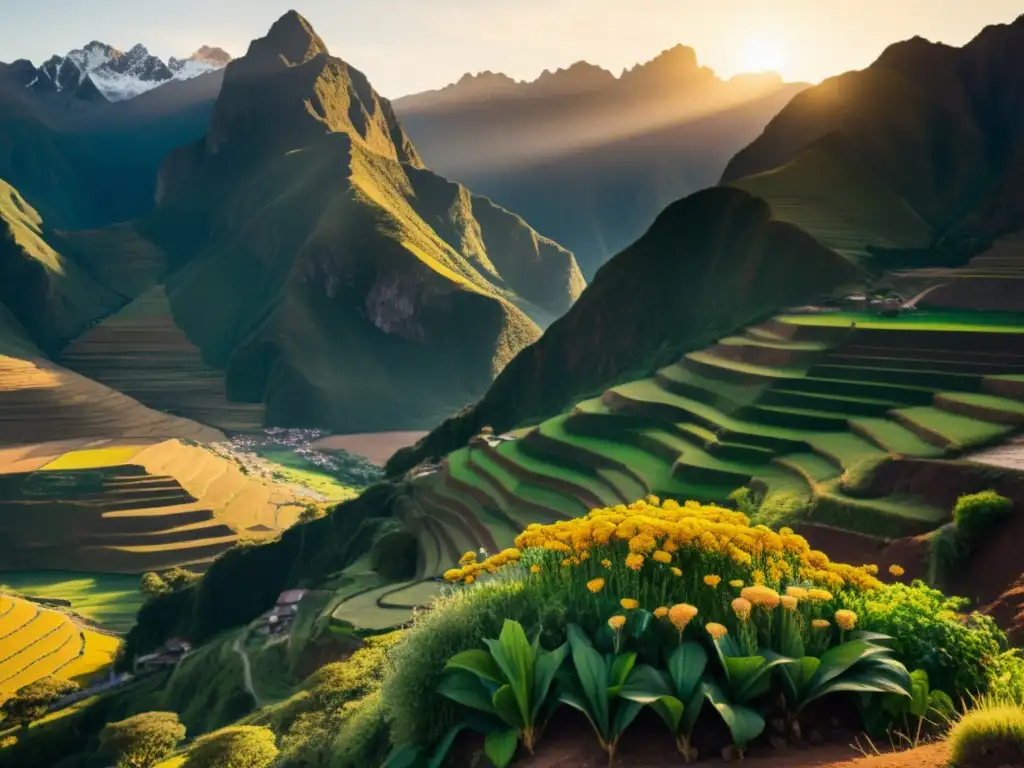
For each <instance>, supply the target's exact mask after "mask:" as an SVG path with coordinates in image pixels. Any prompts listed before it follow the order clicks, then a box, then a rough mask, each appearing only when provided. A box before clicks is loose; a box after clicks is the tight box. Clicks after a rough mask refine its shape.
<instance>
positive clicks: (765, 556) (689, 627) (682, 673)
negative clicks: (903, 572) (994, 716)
mask: <svg viewBox="0 0 1024 768" xmlns="http://www.w3.org/2000/svg"><path fill="white" fill-rule="evenodd" d="M515 544H516V548H514V549H508V550H505V551H503V552H501V553H499V554H497V555H494V556H493V557H489V558H486V559H483V560H479V558H478V557H477V556H476V554H475V553H467V554H466V555H465V556H464V557H463V558H462V560H461V561H460V563H459V566H460V567H459V568H455V569H452V570H451V571H449V572H448V573H446V574H445V578H446V579H447V580H448V581H450V582H452V583H461V584H464V585H467V584H473V583H474V582H475V581H477V580H478V579H479V578H481V577H483V576H485V575H491V576H493V577H494V578H498V579H501V578H507V579H511V580H515V581H521V582H522V583H523V588H524V590H525V591H526V592H528V593H529V594H530V595H533V596H535V597H536V599H537V600H538V602H540V603H542V604H544V605H549V606H550V605H561V606H571V607H572V608H571V611H568V610H567V611H566V614H565V615H570V614H571V616H573V617H574V618H575V621H573V620H568V621H567V623H566V626H565V627H564V632H563V635H564V636H565V637H566V638H567V642H566V643H565V644H563V645H562V646H560V647H559V648H558V649H556V650H555V651H552V652H550V653H547V652H545V651H543V648H542V647H541V646H540V644H539V636H535V640H534V641H532V642H529V643H528V642H527V641H526V639H525V635H522V636H520V635H521V632H522V630H521V629H515V630H514V632H513V629H514V628H512V627H511V625H507V626H506V630H505V631H503V633H502V635H503V638H504V640H503V641H501V642H505V641H506V640H507V641H508V642H510V643H511V642H512V640H511V638H512V637H513V636H518V637H519V639H517V640H516V641H515V642H516V644H517V645H518V647H520V648H522V649H525V648H527V647H532V651H531V652H530V654H529V655H532V656H534V657H535V662H534V663H529V664H527V663H526V662H524V664H525V666H524V668H523V671H522V673H521V674H520V673H519V672H515V671H511V672H510V671H509V670H510V669H511V667H510V662H507V660H503V659H505V657H506V656H507V657H508V658H511V656H512V655H513V654H511V652H510V651H508V650H507V649H505V650H503V649H502V646H501V644H500V642H499V641H496V640H487V641H486V644H487V646H488V648H489V650H488V651H485V650H483V649H480V650H473V651H467V652H464V653H461V654H459V655H458V656H457V657H454V658H453V659H452V660H451V662H450V663H449V669H450V670H451V672H450V674H449V677H447V678H446V680H445V683H444V684H443V685H442V688H441V689H439V691H440V692H441V693H442V694H443V695H445V696H446V697H448V698H450V699H452V700H455V701H458V702H460V703H464V704H468V705H469V706H472V707H474V708H476V709H478V710H483V711H484V712H486V713H487V714H489V715H490V716H492V717H493V718H494V719H495V720H496V721H500V722H501V725H498V726H495V729H496V730H494V731H493V732H492V736H491V737H490V742H489V743H490V747H491V749H490V750H489V754H490V756H491V759H492V762H495V764H497V765H500V764H503V763H504V762H505V761H506V760H510V759H511V757H512V755H513V754H514V752H515V744H516V742H517V741H518V742H519V743H520V744H521V745H522V746H523V747H524V748H525V749H527V751H532V749H533V746H534V743H535V742H536V740H537V739H538V738H539V736H540V734H541V733H542V731H543V722H542V719H541V714H542V713H546V712H549V711H551V710H552V709H554V707H555V706H557V705H559V704H567V705H569V706H571V707H574V708H576V709H578V710H580V711H581V712H583V713H584V714H585V715H586V716H587V718H588V719H589V720H590V723H591V725H592V726H593V728H594V731H595V733H596V735H597V737H598V740H599V742H600V743H601V745H602V747H603V748H604V749H606V750H607V751H608V753H609V756H612V757H613V756H614V753H615V749H616V745H617V743H618V740H619V737H620V736H621V734H622V732H623V730H625V728H626V727H627V726H628V725H629V723H631V722H632V720H633V718H634V717H635V716H636V714H637V713H638V712H639V711H640V709H642V708H643V707H645V706H649V707H651V708H652V709H653V710H654V711H655V712H656V713H657V714H658V715H659V716H660V717H661V718H662V720H664V722H665V723H666V725H667V726H668V727H669V729H670V730H671V731H672V734H673V736H674V737H675V739H676V744H677V747H678V749H679V751H680V753H681V754H682V755H683V756H684V758H685V759H687V760H689V759H691V758H692V757H693V756H694V754H695V749H694V747H693V745H692V743H691V735H692V732H693V728H694V725H695V723H696V721H697V718H698V716H700V713H701V712H702V711H704V712H708V713H714V715H712V716H715V715H717V716H720V717H721V718H722V719H723V720H724V721H725V724H726V726H727V727H728V730H729V733H730V734H731V737H732V746H731V748H732V749H734V750H736V751H738V752H740V753H742V751H743V749H745V748H746V746H747V744H748V743H750V742H751V741H752V740H754V739H756V738H757V737H758V736H760V734H761V733H762V732H763V731H764V730H765V728H766V722H767V715H768V710H769V709H770V708H772V707H777V706H778V702H780V701H781V702H783V711H782V715H783V717H782V719H783V721H784V722H785V723H786V728H787V729H788V730H787V732H786V734H785V735H787V736H794V737H795V738H799V732H800V729H799V716H800V714H801V712H803V711H804V708H805V707H806V706H807V705H808V704H809V703H810V702H812V701H816V700H818V699H820V698H821V697H822V696H826V695H831V694H834V693H842V692H850V691H856V692H858V693H859V694H860V695H861V696H862V697H865V696H867V697H869V696H871V695H878V696H890V697H896V698H897V699H900V698H906V697H909V696H910V689H911V683H910V675H909V672H908V671H907V669H906V668H905V667H904V665H903V664H901V663H900V662H899V661H898V660H897V659H896V657H895V655H894V652H893V650H892V648H891V647H890V645H891V643H890V640H891V638H889V637H887V636H884V635H879V634H874V633H870V632H864V631H863V630H862V628H861V627H858V616H857V613H856V612H855V611H853V610H851V609H850V608H849V607H848V601H846V600H844V599H843V598H844V597H845V596H848V595H851V594H855V595H860V594H865V593H870V592H872V591H874V590H878V589H880V588H881V587H882V586H883V585H882V583H881V582H880V581H879V580H878V578H877V573H878V570H877V568H876V567H873V566H860V567H855V566H851V565H845V564H840V563H833V562H831V561H830V560H829V558H828V557H827V556H826V555H825V554H823V553H822V552H817V551H815V550H812V549H811V548H810V546H809V545H808V543H807V541H806V540H805V539H804V538H803V537H801V536H799V535H797V534H795V533H794V532H793V531H792V530H789V529H782V530H781V531H778V532H775V531H772V530H771V529H769V528H766V527H764V526H751V525H750V521H749V519H748V518H747V517H746V516H745V515H743V514H741V513H739V512H735V511H732V510H728V509H723V508H720V507H716V506H707V505H701V504H698V503H696V502H686V503H685V504H679V503H677V502H674V501H671V500H666V501H664V502H662V501H661V500H660V499H658V498H656V497H653V496H651V497H648V498H647V499H644V500H641V501H637V502H634V503H633V504H630V505H628V506H626V505H620V506H618V507H615V508H608V509H597V510H594V511H592V512H591V513H590V514H589V515H587V516H586V517H583V518H579V519H575V520H567V521H562V522H556V523H552V524H549V525H537V524H535V525H530V526H529V527H528V528H527V529H526V530H525V531H524V532H523V533H522V534H521V535H520V536H519V537H518V538H517V540H516V542H515ZM897 571H898V569H895V568H894V569H892V573H893V575H894V576H897V575H898V573H897ZM577 621H578V622H579V623H576V622H577ZM515 655H517V656H518V657H521V658H523V659H526V658H527V657H528V654H527V653H526V651H525V650H523V651H520V652H518V653H517V654H515ZM541 664H543V665H544V666H543V668H544V676H543V682H544V688H543V690H544V694H543V696H541V697H540V698H538V699H535V700H530V698H529V692H530V691H531V690H533V691H534V694H536V693H537V692H538V689H537V688H532V689H531V688H530V685H529V684H528V683H527V679H528V678H531V676H536V675H537V674H538V673H537V670H538V669H540V668H541V667H540V666H537V665H541ZM495 670H501V673H500V674H499V673H498V672H495ZM517 676H521V677H522V678H523V680H522V681H520V683H519V686H520V688H521V691H522V694H521V698H522V700H521V702H520V706H519V708H518V709H513V708H511V707H510V706H508V705H507V704H506V702H507V701H511V699H509V697H510V696H511V695H512V693H515V692H516V691H517V690H518V689H517V687H516V685H517V684H516V682H515V681H516V679H518V677H517ZM538 684H539V683H538ZM517 695H518V694H517ZM493 733H501V734H503V735H502V736H501V737H500V738H499V737H497V736H493Z"/></svg>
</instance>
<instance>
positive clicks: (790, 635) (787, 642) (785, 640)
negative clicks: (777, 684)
mask: <svg viewBox="0 0 1024 768" xmlns="http://www.w3.org/2000/svg"><path fill="white" fill-rule="evenodd" d="M784 620H785V622H786V623H785V624H784V625H783V630H782V640H781V643H780V645H779V651H780V652H781V653H782V655H783V656H788V657H789V658H791V659H801V658H803V657H804V654H805V653H806V649H805V648H804V638H803V635H802V634H801V633H800V625H799V624H798V622H797V621H796V620H795V618H794V617H787V618H785V619H784Z"/></svg>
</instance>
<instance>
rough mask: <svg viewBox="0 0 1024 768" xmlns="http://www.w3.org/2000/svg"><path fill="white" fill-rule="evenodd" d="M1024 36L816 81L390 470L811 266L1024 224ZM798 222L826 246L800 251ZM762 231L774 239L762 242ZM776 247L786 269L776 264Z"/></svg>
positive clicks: (437, 451) (578, 392)
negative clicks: (715, 181)
mask: <svg viewBox="0 0 1024 768" xmlns="http://www.w3.org/2000/svg"><path fill="white" fill-rule="evenodd" d="M1022 51H1024V16H1021V17H1020V18H1018V19H1017V20H1016V21H1015V22H1014V23H1012V24H1000V25H993V26H989V27H986V28H985V29H984V30H983V31H982V32H981V33H980V34H978V35H977V36H976V37H975V38H974V39H973V40H971V41H970V42H968V43H967V44H966V45H965V46H963V47H962V48H955V47H951V46H948V45H944V44H942V43H933V42H929V41H927V40H924V39H922V38H914V39H912V40H908V41H905V42H901V43H897V44H894V45H892V46H890V47H889V48H887V49H886V50H885V51H884V52H883V53H882V55H881V56H879V57H878V59H877V60H876V61H875V62H873V63H872V64H871V65H870V66H869V67H867V68H866V69H864V70H860V71H855V72H848V73H846V74H843V75H839V76H837V77H833V78H829V79H828V80H825V81H824V82H822V83H821V84H820V85H817V86H814V87H812V88H808V89H806V90H803V91H802V92H801V93H799V94H798V95H797V96H795V97H794V98H793V99H792V100H791V101H790V102H789V103H788V104H787V105H786V106H785V107H784V108H783V109H782V110H781V112H779V114H778V115H776V116H775V117H774V118H772V119H771V120H770V122H769V123H768V125H767V126H766V127H765V129H764V131H763V132H762V133H761V134H760V135H759V136H758V137H757V138H755V139H754V140H753V141H752V142H751V143H750V144H749V145H748V146H746V147H745V148H743V149H742V150H741V151H739V152H738V153H737V154H736V155H735V157H733V158H732V160H730V161H729V163H728V165H727V166H726V169H725V171H724V174H723V175H722V178H721V183H722V185H723V188H721V189H715V190H710V191H705V192H701V193H698V194H695V195H691V196H690V197H688V198H686V199H684V200H682V201H679V202H677V203H674V204H672V205H671V206H669V207H668V208H667V209H666V210H665V211H664V212H663V213H662V214H661V215H660V216H659V217H658V219H657V221H656V222H655V224H654V225H653V226H652V227H651V229H650V230H649V231H648V232H647V233H646V234H645V235H644V236H643V237H642V238H641V239H640V240H638V241H637V242H636V243H635V244H634V245H633V246H630V247H629V248H627V249H625V250H624V251H622V252H621V253H619V254H618V255H616V256H615V257H614V258H613V259H612V260H611V261H609V262H608V263H607V264H606V265H605V266H604V267H603V268H601V269H599V270H598V272H597V274H596V275H595V276H594V278H593V279H592V280H591V281H590V285H589V287H588V289H587V291H586V292H585V294H584V295H583V297H581V300H580V301H579V302H577V304H576V305H575V306H574V307H573V309H572V310H571V311H570V312H569V313H567V315H566V316H564V317H563V318H561V319H560V320H559V322H558V323H556V324H555V325H554V326H552V327H551V329H549V331H548V332H547V333H546V334H545V336H544V337H543V338H542V339H541V340H540V341H539V342H538V343H536V344H534V345H533V346H531V347H530V348H529V349H528V350H526V351H524V352H523V353H522V354H521V355H520V357H519V358H518V359H516V360H513V361H512V362H511V363H510V364H509V366H508V367H507V368H506V369H505V371H504V372H503V374H502V375H501V376H499V377H498V379H497V380H496V381H495V383H494V384H493V385H492V387H491V388H490V389H489V390H488V392H487V394H486V395H485V396H484V397H483V398H482V399H481V400H480V401H479V402H478V403H477V404H476V405H475V406H474V407H473V408H471V409H467V410H466V411H465V412H464V413H462V414H460V415H459V416H457V417H455V418H453V419H451V420H449V421H447V422H445V423H444V424H442V425H440V426H439V427H438V428H436V429H435V430H434V431H433V432H432V433H431V434H429V435H428V436H427V437H426V438H424V439H423V441H421V443H420V444H418V445H417V446H416V447H415V448H412V449H409V450H404V451H402V452H400V453H399V454H398V455H396V456H395V457H394V458H393V459H392V461H391V463H390V464H389V469H390V470H391V471H392V472H401V471H402V470H404V469H407V468H408V467H410V466H413V465H414V464H416V463H417V462H419V461H421V460H423V459H426V458H429V457H434V456H442V455H445V454H447V453H449V452H450V451H452V450H454V449H456V448H458V447H461V446H462V445H464V444H465V442H466V440H467V439H469V437H471V436H472V435H473V434H475V433H476V431H477V430H479V429H480V428H481V427H482V426H485V425H486V426H492V427H493V428H494V429H495V430H505V429H511V428H513V427H515V426H519V425H521V424H523V423H533V422H535V421H537V420H539V419H541V418H544V417H547V416H551V415H552V414H555V413H558V412H559V411H560V410H562V409H564V408H566V407H567V406H569V405H570V404H571V403H573V402H576V401H578V400H579V399H580V398H581V397H583V396H587V395H588V394H590V393H594V392H597V391H601V390H602V389H603V388H605V387H606V386H608V385H609V384H610V383H612V382H615V381H619V380H623V379H625V378H630V377H632V378H636V377H638V376H640V375H648V374H649V373H650V372H651V371H653V370H654V369H655V368H656V367H657V366H659V365H664V364H667V363H668V362H669V361H671V360H674V359H678V357H679V356H680V355H681V354H683V353H685V352H688V351H690V350H694V349H699V348H700V347H702V346H704V345H706V344H707V343H710V341H711V340H713V339H716V338H719V337H721V336H723V335H726V334H728V333H730V332H733V331H735V330H736V329H738V328H740V327H741V326H742V325H744V323H745V322H746V320H744V319H742V318H747V319H748V320H753V319H754V318H755V317H757V316H767V315H769V314H771V312H772V311H774V310H778V309H781V308H783V307H785V306H787V305H788V304H789V303H791V302H793V301H794V300H795V299H796V298H797V294H799V293H801V291H799V290H796V287H797V286H798V285H800V284H801V283H803V281H805V280H810V282H808V283H803V284H804V286H805V287H806V288H807V289H808V290H807V291H806V293H805V297H808V296H813V295H815V294H821V293H828V291H829V289H830V288H831V289H833V290H837V289H839V288H841V287H843V286H844V285H849V284H851V283H856V282H863V281H866V280H867V279H868V278H869V277H870V276H871V275H877V274H879V273H880V272H882V271H883V270H885V269H890V268H906V267H934V266H955V265H958V264H963V263H964V262H966V261H967V260H968V259H969V258H970V257H971V256H974V255H976V254H979V253H981V252H983V251H985V250H986V249H987V248H988V247H989V246H991V245H992V244H993V242H994V241H995V240H996V239H997V238H999V237H1000V236H1004V235H1008V234H1011V233H1015V232H1019V231H1021V230H1024V205H1022V204H1021V199H1022V198H1021V196H1020V194H1019V192H1020V190H1021V189H1022V187H1024V102H1022V100H1021V98H1020V94H1021V93H1024V80H1022V74H1021V73H1022V72H1024V69H1022V67H1021V64H1022V60H1024V58H1022V57H1024V55H1022V53H1021V52H1022ZM740 211H746V214H745V215H743V216H740V215H739V212H740ZM673 222H675V225H674V226H675V227H676V230H675V233H674V234H670V233H672V227H673ZM768 222H771V224H770V229H766V227H768V226H769V224H768ZM724 232H728V233H729V234H728V235H725V234H723V233H724ZM769 232H770V233H771V234H769ZM733 238H737V239H736V240H734V239H733ZM791 238H799V241H800V242H804V243H807V242H814V243H817V244H819V245H820V246H822V248H821V249H820V250H817V252H812V251H813V249H808V248H807V247H804V248H800V249H794V248H793V247H792V246H790V245H789V244H788V243H789V242H790V239H791ZM792 242H793V243H794V244H795V242H798V241H792ZM730 243H735V244H734V245H730ZM751 243H755V244H758V243H759V244H763V245H764V249H763V250H762V249H760V248H755V249H754V250H748V251H746V253H744V252H743V249H747V248H750V247H751ZM688 244H689V245H688ZM741 244H742V245H741ZM771 244H775V245H785V247H783V248H782V249H781V250H778V251H776V250H775V249H774V248H772V247H769V246H770V245H771ZM800 253H803V254H805V255H804V256H801V255H798V254H800ZM765 259H769V260H770V263H772V264H773V265H774V267H773V268H771V269H769V270H768V271H764V272H762V271H761V270H763V269H767V267H766V261H765ZM837 259H839V261H837ZM681 261H682V263H681ZM844 265H845V266H844ZM807 273H810V274H811V275H813V276H814V278H813V279H812V278H808V275H807ZM819 278H820V279H819ZM1013 284H1014V283H1011V285H1013ZM597 297H601V298H600V300H598V298H597ZM611 307H614V308H615V309H614V313H615V322H614V323H610V321H609V315H608V313H609V308H611ZM693 308H698V309H699V311H693ZM598 329H599V330H600V337H599V338H600V341H599V343H597V344H595V343H593V338H594V334H595V333H598ZM648 329H651V330H648ZM620 334H621V335H620ZM584 337H585V338H587V344H586V347H585V350H586V351H585V352H584V351H583V348H582V347H581V346H580V344H581V342H580V339H581V338H584Z"/></svg>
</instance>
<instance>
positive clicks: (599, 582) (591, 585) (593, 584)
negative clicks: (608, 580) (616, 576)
mask: <svg viewBox="0 0 1024 768" xmlns="http://www.w3.org/2000/svg"><path fill="white" fill-rule="evenodd" d="M587 589H589V590H590V591H591V592H593V593H594V594H595V595H596V594H597V593H598V592H600V591H601V590H602V589H604V579H591V580H590V581H588V582H587Z"/></svg>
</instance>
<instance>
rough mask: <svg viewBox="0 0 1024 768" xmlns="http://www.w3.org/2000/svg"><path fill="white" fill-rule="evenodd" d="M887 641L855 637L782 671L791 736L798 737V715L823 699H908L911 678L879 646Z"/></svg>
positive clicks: (878, 637)
mask: <svg viewBox="0 0 1024 768" xmlns="http://www.w3.org/2000/svg"><path fill="white" fill-rule="evenodd" d="M863 634H864V633H862V635H863ZM887 639H888V638H885V637H884V636H878V635H869V636H862V637H857V638H854V639H851V640H849V641H847V642H845V643H842V644H841V645H837V646H835V647H833V648H830V649H829V650H827V651H825V653H823V654H822V655H821V657H820V658H817V657H814V656H804V657H803V658H801V659H800V660H799V661H798V662H796V663H794V664H792V665H789V666H786V667H783V668H782V675H781V678H782V682H783V693H784V695H785V697H786V704H787V707H788V711H789V716H790V729H791V733H792V735H794V736H796V737H799V735H800V726H799V716H800V714H801V713H802V712H803V711H804V710H805V709H806V708H807V706H808V705H809V704H811V703H812V702H814V701H816V700H817V699H820V698H822V697H823V696H828V695H831V694H834V693H840V692H851V693H860V694H891V695H893V696H896V697H898V698H907V699H909V698H911V697H912V695H913V693H912V681H911V677H910V675H909V673H908V672H907V669H906V667H905V666H903V664H901V663H900V662H899V661H897V660H896V658H895V657H894V656H893V654H892V650H891V649H890V648H888V647H886V646H885V645H882V642H884V641H885V640H887Z"/></svg>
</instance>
